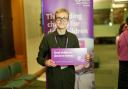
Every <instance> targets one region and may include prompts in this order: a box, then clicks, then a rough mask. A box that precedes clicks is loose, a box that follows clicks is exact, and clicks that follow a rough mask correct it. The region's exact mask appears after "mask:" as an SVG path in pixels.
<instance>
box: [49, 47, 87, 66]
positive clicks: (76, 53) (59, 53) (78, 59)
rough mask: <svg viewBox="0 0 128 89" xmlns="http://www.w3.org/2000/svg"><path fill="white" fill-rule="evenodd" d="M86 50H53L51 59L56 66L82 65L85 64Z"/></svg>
mask: <svg viewBox="0 0 128 89" xmlns="http://www.w3.org/2000/svg"><path fill="white" fill-rule="evenodd" d="M86 53H87V49H86V48H52V49H51V59H52V60H54V61H55V63H56V65H81V64H85V63H86V61H85V55H86Z"/></svg>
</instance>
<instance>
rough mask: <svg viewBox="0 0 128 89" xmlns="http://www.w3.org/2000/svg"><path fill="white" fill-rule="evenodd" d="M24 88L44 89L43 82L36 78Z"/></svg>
mask: <svg viewBox="0 0 128 89" xmlns="http://www.w3.org/2000/svg"><path fill="white" fill-rule="evenodd" d="M24 89H45V82H44V81H39V80H36V81H34V82H32V83H31V84H30V85H29V86H27V87H25V88H24Z"/></svg>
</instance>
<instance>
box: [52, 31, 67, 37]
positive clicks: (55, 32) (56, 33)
mask: <svg viewBox="0 0 128 89" xmlns="http://www.w3.org/2000/svg"><path fill="white" fill-rule="evenodd" d="M54 35H55V36H57V35H59V34H58V32H57V30H55V31H54ZM64 35H65V36H68V31H67V30H66V33H65V34H64Z"/></svg>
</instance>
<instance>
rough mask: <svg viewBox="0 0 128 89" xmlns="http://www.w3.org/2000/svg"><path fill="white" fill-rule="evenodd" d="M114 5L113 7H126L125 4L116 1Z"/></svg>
mask: <svg viewBox="0 0 128 89" xmlns="http://www.w3.org/2000/svg"><path fill="white" fill-rule="evenodd" d="M112 7H113V8H122V7H125V4H115V3H113V4H112Z"/></svg>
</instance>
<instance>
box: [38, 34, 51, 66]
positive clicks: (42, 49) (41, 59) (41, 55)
mask: <svg viewBox="0 0 128 89" xmlns="http://www.w3.org/2000/svg"><path fill="white" fill-rule="evenodd" d="M48 53H49V45H48V41H47V37H46V36H44V37H43V40H42V41H41V43H40V46H39V52H38V56H37V62H38V63H39V64H40V65H43V66H45V61H46V60H47V59H48Z"/></svg>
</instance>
